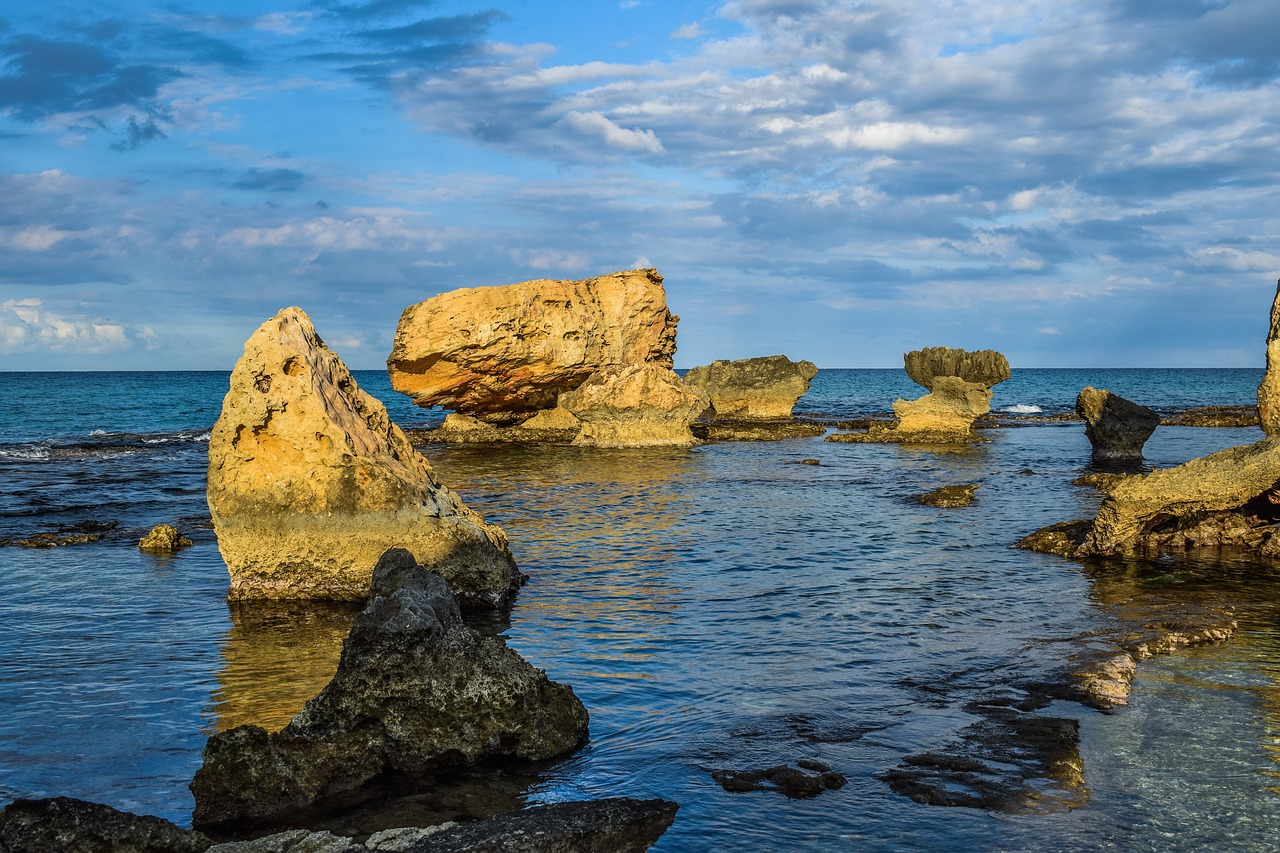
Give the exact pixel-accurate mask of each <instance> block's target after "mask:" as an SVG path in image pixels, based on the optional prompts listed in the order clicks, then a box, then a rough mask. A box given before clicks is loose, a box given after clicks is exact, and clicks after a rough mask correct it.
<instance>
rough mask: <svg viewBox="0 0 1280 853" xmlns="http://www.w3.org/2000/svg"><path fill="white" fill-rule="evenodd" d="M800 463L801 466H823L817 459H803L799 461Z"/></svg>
mask: <svg viewBox="0 0 1280 853" xmlns="http://www.w3.org/2000/svg"><path fill="white" fill-rule="evenodd" d="M799 462H800V464H801V465H821V464H822V463H821V462H819V461H818V460H817V459H801V460H799Z"/></svg>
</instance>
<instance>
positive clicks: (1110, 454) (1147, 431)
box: [1076, 388, 1160, 462]
mask: <svg viewBox="0 0 1280 853" xmlns="http://www.w3.org/2000/svg"><path fill="white" fill-rule="evenodd" d="M1076 413H1077V414H1078V415H1080V417H1082V418H1084V432H1085V435H1087V436H1088V437H1089V442H1090V443H1091V444H1092V445H1093V458H1094V461H1096V462H1120V461H1136V460H1140V459H1142V445H1144V444H1146V442H1147V439H1148V438H1150V437H1151V433H1153V432H1155V429H1156V427H1157V426H1159V425H1160V416H1159V415H1158V414H1156V413H1155V412H1154V411H1153V410H1151V409H1148V408H1147V407H1146V406H1140V405H1138V404H1137V403H1132V402H1130V401H1128V400H1126V399H1125V398H1124V397H1121V396H1119V395H1117V394H1112V393H1111V392H1110V391H1101V390H1099V389H1097V388H1085V389H1084V390H1082V391H1081V392H1080V395H1079V396H1078V397H1076Z"/></svg>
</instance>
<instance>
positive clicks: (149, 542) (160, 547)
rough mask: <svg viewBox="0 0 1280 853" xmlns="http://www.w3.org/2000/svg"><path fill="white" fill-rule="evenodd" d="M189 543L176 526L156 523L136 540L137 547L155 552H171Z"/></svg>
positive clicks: (185, 546)
mask: <svg viewBox="0 0 1280 853" xmlns="http://www.w3.org/2000/svg"><path fill="white" fill-rule="evenodd" d="M191 544H192V542H191V540H190V539H188V538H187V537H185V536H183V535H182V534H181V533H179V532H178V528H176V527H174V526H173V525H172V524H157V525H156V526H155V527H153V528H151V530H150V531H149V532H148V533H147V535H146V536H143V537H142V538H141V539H139V540H138V548H140V549H141V550H143V551H150V552H152V553H156V554H173V553H176V552H178V551H179V550H181V549H183V548H188V547H190V546H191Z"/></svg>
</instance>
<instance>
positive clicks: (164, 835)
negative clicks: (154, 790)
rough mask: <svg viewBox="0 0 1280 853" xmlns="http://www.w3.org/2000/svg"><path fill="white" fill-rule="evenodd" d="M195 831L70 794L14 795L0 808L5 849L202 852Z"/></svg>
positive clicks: (12, 852) (203, 842) (14, 852)
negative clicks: (35, 797) (31, 797)
mask: <svg viewBox="0 0 1280 853" xmlns="http://www.w3.org/2000/svg"><path fill="white" fill-rule="evenodd" d="M210 844H212V841H210V840H209V838H208V837H206V836H205V835H203V834H202V833H199V832H193V831H192V830H189V829H183V828H182V827H180V826H178V825H176V824H173V823H170V822H169V821H167V820H162V819H161V818H158V817H151V816H149V815H136V814H130V813H129V812H122V811H120V810H118V809H114V808H112V807H111V806H105V805H102V804H101V803H90V802H86V801H84V800H77V799H73V798H71V797H51V798H49V799H44V800H14V801H13V802H12V803H10V804H9V805H7V806H5V807H4V809H2V810H0V850H2V851H4V853H54V851H57V852H58V853H203V851H204V850H205V849H206V848H208V847H209V845H210Z"/></svg>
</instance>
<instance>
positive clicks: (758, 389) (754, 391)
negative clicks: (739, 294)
mask: <svg viewBox="0 0 1280 853" xmlns="http://www.w3.org/2000/svg"><path fill="white" fill-rule="evenodd" d="M817 375H818V367H817V365H815V364H814V363H813V362H811V361H792V360H791V359H789V358H787V357H786V356H785V355H770V356H763V357H761V358H744V359H740V360H738V361H729V360H727V359H721V360H719V361H713V362H712V363H711V364H708V365H704V366H702V367H695V368H693V369H691V370H690V371H689V372H688V373H686V374H685V375H684V381H685V384H686V385H688V386H689V387H691V388H697V389H699V390H701V391H702V392H704V393H705V394H706V395H707V397H708V398H709V399H710V401H711V408H712V412H711V413H710V414H711V416H712V417H715V418H729V419H733V420H753V421H776V420H788V419H790V418H791V411H792V409H794V408H795V405H796V402H797V401H798V400H799V399H800V398H801V397H803V396H804V394H805V392H806V391H808V390H809V383H810V382H811V381H812V380H813V377H815V376H817Z"/></svg>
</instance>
